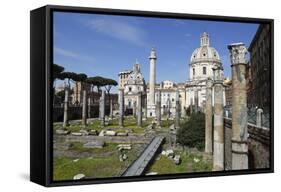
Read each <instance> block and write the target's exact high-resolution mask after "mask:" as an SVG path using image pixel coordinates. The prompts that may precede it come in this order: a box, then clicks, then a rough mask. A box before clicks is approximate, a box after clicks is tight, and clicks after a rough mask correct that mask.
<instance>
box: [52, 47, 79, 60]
mask: <svg viewBox="0 0 281 192" xmlns="http://www.w3.org/2000/svg"><path fill="white" fill-rule="evenodd" d="M54 51H55V53H56V54H58V55H62V56H65V57H72V58H77V57H78V54H77V53H75V52H72V51H69V50H66V49H62V48H59V47H55V48H54Z"/></svg>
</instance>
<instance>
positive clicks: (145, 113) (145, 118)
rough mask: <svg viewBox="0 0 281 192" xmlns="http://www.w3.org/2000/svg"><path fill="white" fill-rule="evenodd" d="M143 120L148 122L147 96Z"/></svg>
mask: <svg viewBox="0 0 281 192" xmlns="http://www.w3.org/2000/svg"><path fill="white" fill-rule="evenodd" d="M143 120H145V121H146V120H147V96H146V95H145V97H144V118H143Z"/></svg>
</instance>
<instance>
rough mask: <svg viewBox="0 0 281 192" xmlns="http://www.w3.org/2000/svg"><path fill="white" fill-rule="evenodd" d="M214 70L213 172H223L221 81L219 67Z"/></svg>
mask: <svg viewBox="0 0 281 192" xmlns="http://www.w3.org/2000/svg"><path fill="white" fill-rule="evenodd" d="M213 70H214V90H215V91H214V92H215V94H214V152H213V170H214V171H221V170H224V126H223V81H222V77H221V75H220V74H221V67H220V66H215V67H214V68H213Z"/></svg>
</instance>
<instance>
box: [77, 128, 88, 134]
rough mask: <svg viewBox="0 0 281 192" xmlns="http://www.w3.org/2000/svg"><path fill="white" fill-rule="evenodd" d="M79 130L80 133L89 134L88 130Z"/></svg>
mask: <svg viewBox="0 0 281 192" xmlns="http://www.w3.org/2000/svg"><path fill="white" fill-rule="evenodd" d="M79 132H80V133H82V135H89V132H88V131H87V130H85V129H81V130H80V131H79Z"/></svg>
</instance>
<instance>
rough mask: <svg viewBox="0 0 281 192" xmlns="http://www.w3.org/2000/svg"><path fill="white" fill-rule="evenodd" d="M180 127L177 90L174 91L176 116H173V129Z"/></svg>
mask: <svg viewBox="0 0 281 192" xmlns="http://www.w3.org/2000/svg"><path fill="white" fill-rule="evenodd" d="M178 128H180V99H179V90H177V91H176V116H175V129H178Z"/></svg>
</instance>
